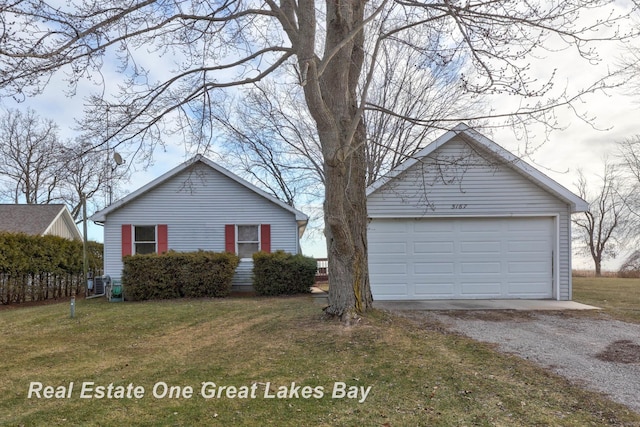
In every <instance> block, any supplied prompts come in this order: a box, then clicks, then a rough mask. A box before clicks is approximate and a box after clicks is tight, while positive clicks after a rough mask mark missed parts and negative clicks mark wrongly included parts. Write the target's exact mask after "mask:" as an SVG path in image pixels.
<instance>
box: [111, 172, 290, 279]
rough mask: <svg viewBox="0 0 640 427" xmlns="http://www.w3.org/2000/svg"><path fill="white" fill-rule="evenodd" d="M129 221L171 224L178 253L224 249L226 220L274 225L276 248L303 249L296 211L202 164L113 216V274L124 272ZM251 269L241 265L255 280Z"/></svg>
mask: <svg viewBox="0 0 640 427" xmlns="http://www.w3.org/2000/svg"><path fill="white" fill-rule="evenodd" d="M123 224H133V225H135V224H167V227H168V236H169V246H168V249H169V250H174V251H178V252H188V251H197V250H199V249H202V250H209V251H217V252H222V251H224V250H225V224H270V225H271V249H272V251H275V250H278V249H281V250H284V251H286V252H291V253H294V254H295V253H297V252H298V225H297V222H296V219H295V216H294V214H293V213H292V212H289V211H287V210H285V209H283V208H282V207H281V206H278V205H276V204H275V203H272V202H271V201H269V200H268V199H266V198H264V197H262V196H261V195H259V194H257V193H255V192H254V191H252V190H250V189H249V188H247V187H245V186H244V185H241V184H240V183H238V182H236V181H234V180H232V179H230V178H229V177H227V176H224V175H223V174H221V173H218V172H217V171H215V170H213V169H212V168H210V167H208V166H207V165H205V164H202V163H199V162H197V163H194V165H193V166H191V167H189V168H187V169H185V170H184V171H182V172H181V173H179V174H177V175H175V176H173V177H171V178H170V179H168V180H167V181H165V182H163V183H161V184H159V185H158V186H156V187H154V188H153V189H151V190H150V191H148V192H147V193H144V194H141V195H140V196H138V197H137V198H135V199H133V200H132V201H131V202H130V203H127V204H125V205H123V206H122V207H121V208H119V209H117V210H115V211H113V212H111V213H110V214H109V215H108V218H107V220H106V221H105V226H104V241H105V261H104V262H105V274H109V275H111V277H112V278H119V277H120V276H121V271H122V250H121V242H122V241H121V226H122V225H123ZM245 270H248V271H250V270H251V262H250V261H248V262H242V263H241V265H240V266H239V267H238V274H239V275H242V274H244V276H243V277H244V279H243V280H244V282H246V281H247V280H248V281H249V283H248V284H250V274H248V275H247V274H246V271H245ZM243 271H245V273H242V272H243ZM234 282H235V279H234ZM238 283H239V282H238Z"/></svg>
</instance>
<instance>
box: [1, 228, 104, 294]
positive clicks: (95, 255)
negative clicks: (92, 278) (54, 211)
mask: <svg viewBox="0 0 640 427" xmlns="http://www.w3.org/2000/svg"><path fill="white" fill-rule="evenodd" d="M102 248H103V245H102V244H101V243H97V242H88V248H87V255H88V256H87V259H88V261H89V270H90V271H93V272H98V271H100V270H101V269H102ZM82 276H83V265H82V242H81V241H76V240H68V239H64V238H62V237H58V236H32V235H27V234H23V233H0V303H2V304H11V303H20V302H25V301H40V300H46V299H55V298H60V297H67V296H70V295H72V294H81V293H83V292H84V290H85V283H84V280H83V279H82Z"/></svg>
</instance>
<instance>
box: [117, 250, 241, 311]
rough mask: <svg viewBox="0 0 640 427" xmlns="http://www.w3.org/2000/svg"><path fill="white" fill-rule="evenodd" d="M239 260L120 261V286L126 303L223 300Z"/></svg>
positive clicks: (200, 256) (153, 257) (214, 256)
mask: <svg viewBox="0 0 640 427" xmlns="http://www.w3.org/2000/svg"><path fill="white" fill-rule="evenodd" d="M238 262H239V258H238V257H237V256H236V255H235V254H231V253H228V252H222V253H219V252H210V251H198V252H175V251H169V252H166V253H163V254H149V255H134V256H127V257H125V258H124V260H123V263H124V268H123V270H122V284H123V285H124V293H125V297H126V299H128V300H133V301H139V300H148V299H172V298H180V297H186V298H200V297H225V296H228V295H229V294H230V293H231V280H232V279H233V275H234V273H235V269H236V267H237V266H238Z"/></svg>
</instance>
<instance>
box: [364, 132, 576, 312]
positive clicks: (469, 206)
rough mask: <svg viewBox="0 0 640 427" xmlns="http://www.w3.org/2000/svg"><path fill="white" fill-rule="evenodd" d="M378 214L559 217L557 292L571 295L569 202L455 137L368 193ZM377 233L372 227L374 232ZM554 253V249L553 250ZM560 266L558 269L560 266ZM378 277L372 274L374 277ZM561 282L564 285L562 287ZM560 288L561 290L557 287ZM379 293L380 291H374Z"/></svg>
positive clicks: (374, 214) (371, 211)
mask: <svg viewBox="0 0 640 427" xmlns="http://www.w3.org/2000/svg"><path fill="white" fill-rule="evenodd" d="M367 207H368V214H369V216H370V217H371V218H373V219H374V220H375V219H376V218H381V219H382V218H385V219H391V218H407V219H411V218H465V217H468V218H483V217H490V218H498V217H554V218H557V223H558V226H557V229H556V230H555V231H554V239H557V246H558V252H559V253H558V254H557V256H555V262H554V266H553V268H554V275H555V276H556V277H557V281H558V283H554V291H553V298H557V297H558V296H559V298H560V299H561V300H569V299H571V277H570V276H571V249H570V248H571V246H570V208H569V206H568V204H567V203H565V202H564V201H563V200H561V199H560V198H558V197H556V196H555V195H554V194H552V193H550V192H548V191H546V190H545V189H544V188H542V187H540V186H538V185H537V184H536V183H534V182H533V181H531V180H529V179H528V178H527V177H525V176H524V175H522V174H521V173H520V172H517V171H516V170H514V169H513V168H512V167H511V166H510V165H509V164H505V163H504V161H502V160H497V159H496V158H495V157H494V156H493V155H492V154H490V153H487V152H486V151H483V149H482V148H480V147H476V146H475V145H473V144H470V143H469V142H467V141H466V140H464V139H463V138H461V137H456V138H454V139H452V140H450V141H448V142H447V143H446V144H444V145H443V146H442V147H439V148H438V149H437V150H435V151H434V152H433V153H432V154H431V155H430V156H429V157H428V158H425V159H422V160H421V161H418V162H417V163H416V164H414V165H413V166H411V167H410V168H409V169H407V170H406V171H404V172H402V173H401V174H400V175H398V176H397V177H395V178H394V179H392V180H390V181H389V182H388V183H386V184H385V185H383V186H382V187H380V188H378V189H377V190H376V191H374V192H373V193H372V194H370V195H369V197H368V201H367ZM372 232H373V233H375V231H372V230H371V228H370V231H369V233H370V234H371V233H372ZM554 255H555V254H554ZM556 268H557V269H559V270H558V271H557V272H556V271H555V269H556ZM374 282H375V278H372V283H374ZM558 287H559V288H558ZM558 290H559V293H558ZM374 297H375V294H374Z"/></svg>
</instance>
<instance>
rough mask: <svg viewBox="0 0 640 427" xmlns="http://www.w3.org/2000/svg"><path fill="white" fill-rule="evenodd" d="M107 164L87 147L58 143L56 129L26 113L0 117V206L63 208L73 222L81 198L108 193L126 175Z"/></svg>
mask: <svg viewBox="0 0 640 427" xmlns="http://www.w3.org/2000/svg"><path fill="white" fill-rule="evenodd" d="M112 163H113V162H111V161H109V159H105V153H104V152H103V151H95V150H94V144H92V143H90V142H88V141H63V140H61V139H60V137H59V135H58V127H57V126H56V124H55V123H53V121H52V120H50V119H44V118H42V117H40V116H38V115H37V114H36V112H35V111H33V110H31V109H27V110H26V111H25V112H22V111H21V110H18V109H10V110H7V111H6V112H4V113H2V114H0V201H4V202H11V203H26V204H47V203H54V202H57V203H59V202H64V203H65V204H66V205H67V206H68V207H69V210H70V211H71V215H72V217H73V218H74V219H78V218H79V217H80V214H81V207H82V198H83V197H86V198H88V199H91V198H93V197H94V196H103V195H105V194H107V193H108V192H109V191H113V188H110V187H109V186H112V185H114V183H117V182H118V181H119V180H121V179H122V178H123V177H124V174H126V171H123V170H119V171H116V170H115V168H114V167H113V166H111V164H112ZM116 178H118V179H116ZM93 203H94V204H96V205H97V206H103V205H104V201H98V200H94V201H93Z"/></svg>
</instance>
